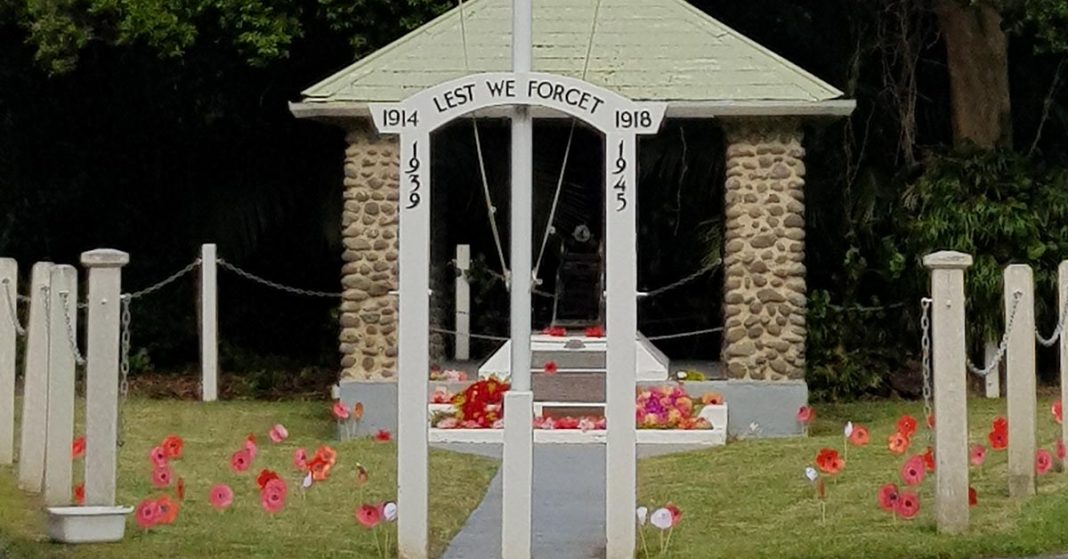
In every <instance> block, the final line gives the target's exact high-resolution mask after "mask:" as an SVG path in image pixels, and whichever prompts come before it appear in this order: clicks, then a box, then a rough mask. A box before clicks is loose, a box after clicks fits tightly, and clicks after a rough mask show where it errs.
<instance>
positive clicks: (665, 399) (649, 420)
mask: <svg viewBox="0 0 1068 559" xmlns="http://www.w3.org/2000/svg"><path fill="white" fill-rule="evenodd" d="M698 402H699V403H698ZM698 402H694V400H693V398H691V397H690V395H689V394H687V393H686V391H685V390H683V389H682V385H681V384H676V385H674V386H658V387H655V388H648V389H645V390H642V391H640V392H638V399H637V402H635V407H634V414H635V418H636V420H637V422H638V428H639V429H683V430H690V429H711V428H712V424H711V423H709V422H708V421H707V420H706V419H704V418H702V417H700V414H701V409H702V408H703V407H704V406H706V405H718V404H722V403H723V397H722V396H721V395H719V394H717V393H715V392H709V393H707V394H705V395H704V396H702V397H701V399H700V400H699V401H698Z"/></svg>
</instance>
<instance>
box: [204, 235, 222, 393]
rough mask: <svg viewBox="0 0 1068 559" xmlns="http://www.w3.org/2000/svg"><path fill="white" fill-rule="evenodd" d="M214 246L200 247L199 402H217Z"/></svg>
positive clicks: (217, 318)
mask: <svg viewBox="0 0 1068 559" xmlns="http://www.w3.org/2000/svg"><path fill="white" fill-rule="evenodd" d="M217 270H218V268H217V266H216V251H215V245H214V244H205V245H201V247H200V374H201V379H200V399H201V400H203V401H205V402H214V401H215V400H218V399H219V304H218V296H219V285H218V275H217Z"/></svg>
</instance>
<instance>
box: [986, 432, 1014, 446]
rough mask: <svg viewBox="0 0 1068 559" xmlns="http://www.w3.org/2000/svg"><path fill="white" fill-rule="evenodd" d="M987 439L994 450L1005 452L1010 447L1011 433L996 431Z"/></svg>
mask: <svg viewBox="0 0 1068 559" xmlns="http://www.w3.org/2000/svg"><path fill="white" fill-rule="evenodd" d="M986 439H987V440H988V441H990V448H992V449H994V450H1005V449H1006V448H1008V447H1009V433H1008V432H1007V431H1001V430H998V429H995V430H993V431H991V432H990V434H989V435H987V436H986Z"/></svg>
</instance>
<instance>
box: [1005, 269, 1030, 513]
mask: <svg viewBox="0 0 1068 559" xmlns="http://www.w3.org/2000/svg"><path fill="white" fill-rule="evenodd" d="M1016 292H1020V293H1021V295H1020V299H1019V303H1015V296H1014V294H1015V293H1016ZM1014 306H1015V307H1016V314H1015V317H1013V316H1012V312H1013V307H1014ZM1005 320H1006V322H1008V321H1010V320H1011V321H1012V331H1011V332H1010V333H1009V345H1008V350H1007V351H1006V353H1005V385H1006V390H1005V394H1006V397H1007V399H1008V401H1009V404H1008V408H1009V409H1008V411H1009V496H1010V497H1027V496H1030V495H1034V494H1035V411H1036V408H1037V407H1038V403H1037V394H1036V393H1035V284H1034V279H1033V277H1032V274H1031V267H1030V266H1028V265H1026V264H1013V265H1011V266H1009V267H1007V268H1005ZM1007 326H1008V325H1006V327H1007Z"/></svg>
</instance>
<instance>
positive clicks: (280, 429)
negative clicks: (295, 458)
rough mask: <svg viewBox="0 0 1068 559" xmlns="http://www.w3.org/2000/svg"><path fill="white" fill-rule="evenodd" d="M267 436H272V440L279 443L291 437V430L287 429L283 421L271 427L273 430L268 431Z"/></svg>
mask: <svg viewBox="0 0 1068 559" xmlns="http://www.w3.org/2000/svg"><path fill="white" fill-rule="evenodd" d="M267 436H268V437H270V438H271V442H273V443H275V444H278V443H280V442H282V441H284V440H286V439H287V438H289V431H286V428H285V427H284V426H283V425H282V424H281V423H279V424H278V425H275V426H274V427H271V430H270V431H269V432H268V433H267Z"/></svg>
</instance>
